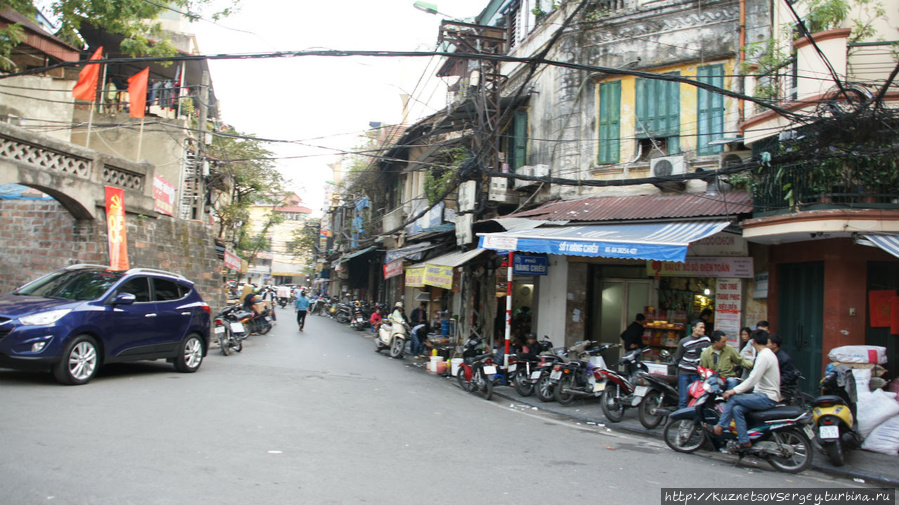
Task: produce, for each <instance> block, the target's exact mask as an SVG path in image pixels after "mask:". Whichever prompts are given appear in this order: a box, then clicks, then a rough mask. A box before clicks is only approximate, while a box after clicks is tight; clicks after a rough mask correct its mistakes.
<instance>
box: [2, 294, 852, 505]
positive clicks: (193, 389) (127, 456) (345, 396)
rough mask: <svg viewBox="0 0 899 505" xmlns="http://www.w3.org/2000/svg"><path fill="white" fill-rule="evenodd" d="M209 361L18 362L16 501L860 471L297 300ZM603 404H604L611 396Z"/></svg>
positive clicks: (410, 492) (240, 500) (511, 486)
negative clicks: (396, 343) (636, 411)
mask: <svg viewBox="0 0 899 505" xmlns="http://www.w3.org/2000/svg"><path fill="white" fill-rule="evenodd" d="M279 314H280V317H281V320H280V321H279V325H278V326H276V327H275V329H274V330H273V331H272V332H271V333H270V334H269V335H265V336H254V337H250V339H248V340H247V341H245V345H244V350H243V352H242V353H240V354H236V355H232V356H227V357H225V356H223V355H221V353H219V352H218V349H213V350H212V352H210V354H209V356H207V358H206V360H205V362H204V363H203V365H202V367H201V369H200V370H199V371H198V372H197V373H195V374H179V373H177V372H175V371H174V370H173V369H172V367H171V366H170V365H168V364H167V363H164V362H153V363H138V364H128V365H116V366H112V367H107V368H105V369H103V370H101V372H100V375H99V376H98V377H97V378H96V379H94V381H92V382H91V383H90V384H88V385H85V386H76V387H64V386H59V385H57V384H56V383H55V382H53V380H52V378H51V377H50V375H49V374H39V373H25V372H17V371H11V370H0V405H2V409H0V503H2V504H15V505H30V504H47V503H49V504H54V505H55V504H77V505H88V504H104V505H105V504H117V505H118V504H136V505H137V504H139V505H146V504H151V505H168V504H177V505H180V504H256V503H260V504H282V503H283V504H300V503H303V504H306V503H315V504H318V503H322V504H326V503H378V504H380V503H386V504H407V503H408V504H419V503H453V504H458V503H463V502H464V503H491V504H507V503H508V504H513V503H514V504H530V503H534V504H537V503H540V504H547V503H550V504H555V503H571V504H578V503H590V504H596V503H599V502H603V503H610V500H611V503H627V504H629V505H632V504H643V503H646V504H658V503H660V497H661V489H662V488H670V487H679V488H680V487H715V488H722V489H724V488H750V487H754V488H777V489H785V488H801V489H808V490H814V489H820V488H824V487H851V486H853V483H852V482H835V481H834V480H833V479H832V478H830V477H827V476H824V475H823V474H818V473H815V472H806V473H804V474H802V475H798V476H796V475H787V474H781V473H777V472H773V471H771V470H770V469H769V467H767V465H765V464H762V465H760V466H759V468H757V469H756V468H749V467H745V466H742V467H735V466H734V464H733V460H731V459H729V458H730V457H725V456H721V457H718V456H716V457H714V458H709V457H703V456H697V455H681V454H677V453H674V452H673V451H671V450H670V449H668V448H667V447H666V446H665V445H664V443H662V442H660V441H658V440H652V439H648V438H642V437H639V436H636V435H632V434H626V433H621V432H618V431H615V429H614V428H613V427H600V426H589V425H579V424H577V423H574V422H572V421H570V420H567V419H560V418H557V417H554V416H552V415H551V414H547V413H544V412H542V411H538V410H533V409H531V408H529V407H525V406H522V405H516V404H514V403H512V402H510V401H507V400H501V399H494V400H493V401H489V402H488V401H484V400H483V399H481V398H479V397H476V396H473V395H470V394H467V393H464V392H463V391H461V390H460V389H459V388H458V387H457V386H456V385H455V381H454V380H446V379H443V378H439V377H436V376H433V375H429V374H426V373H424V372H423V371H422V370H421V369H420V368H417V367H414V366H412V365H411V360H410V359H408V358H407V359H404V360H393V359H390V358H389V357H387V356H386V354H376V353H375V352H373V350H374V345H373V343H372V342H371V340H370V339H368V338H365V337H364V336H363V334H361V333H359V332H355V331H353V330H351V329H349V328H348V327H346V326H343V325H340V324H338V323H336V322H334V321H332V320H330V319H327V318H322V317H318V316H311V317H310V318H309V319H308V322H307V325H306V331H305V332H304V333H299V332H298V331H297V328H296V324H295V323H294V321H293V311H292V310H285V309H279ZM596 408H598V407H596Z"/></svg>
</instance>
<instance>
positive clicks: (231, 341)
mask: <svg viewBox="0 0 899 505" xmlns="http://www.w3.org/2000/svg"><path fill="white" fill-rule="evenodd" d="M228 347H229V348H230V349H231V351H234V352H240V351H242V350H243V340H241V339H239V338H236V337H235V336H234V334H231V335H230V336H229V338H228Z"/></svg>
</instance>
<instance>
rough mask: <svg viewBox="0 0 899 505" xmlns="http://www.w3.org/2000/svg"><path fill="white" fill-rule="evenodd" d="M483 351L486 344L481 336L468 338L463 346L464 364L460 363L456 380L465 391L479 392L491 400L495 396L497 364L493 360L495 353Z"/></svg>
mask: <svg viewBox="0 0 899 505" xmlns="http://www.w3.org/2000/svg"><path fill="white" fill-rule="evenodd" d="M483 352H484V345H483V341H482V340H481V339H480V338H478V337H474V336H473V337H471V338H469V339H468V342H466V343H465V346H464V347H463V351H462V364H461V365H459V370H458V373H457V374H456V380H458V381H459V387H461V388H462V389H463V390H464V391H468V392H470V393H478V394H480V395H481V396H483V397H484V399H485V400H489V399H490V398H492V397H493V378H494V375H496V364H495V363H494V362H493V354H482V353H483Z"/></svg>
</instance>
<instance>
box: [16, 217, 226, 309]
mask: <svg viewBox="0 0 899 505" xmlns="http://www.w3.org/2000/svg"><path fill="white" fill-rule="evenodd" d="M100 215H101V216H102V215H103V214H102V212H101V213H100ZM126 222H127V235H128V260H129V263H130V266H131V267H132V268H135V267H146V268H158V269H161V270H168V271H171V272H175V273H179V274H181V275H183V276H184V277H187V278H188V279H190V280H191V281H193V282H194V283H196V285H197V290H198V291H199V292H200V294H201V295H202V296H203V299H204V300H206V302H207V303H209V305H210V306H211V307H212V308H213V310H217V309H219V308H221V307H222V306H223V304H224V302H225V299H224V292H223V290H222V278H221V273H220V271H221V266H222V261H221V260H220V259H218V257H217V256H216V253H215V244H214V242H213V238H212V233H211V229H210V227H209V226H207V225H204V224H203V223H199V222H196V221H182V220H177V219H173V218H170V217H167V216H161V217H159V218H151V217H143V216H136V215H133V214H127V215H126ZM0 229H3V230H4V231H3V240H2V241H0V259H2V268H0V292H4V293H7V292H9V291H11V290H13V289H15V288H16V287H17V286H20V285H22V284H24V283H26V282H28V281H30V280H32V279H35V278H36V277H39V276H40V275H43V274H45V273H49V272H52V271H53V270H56V269H59V268H63V267H65V266H68V265H73V264H77V263H94V264H100V265H107V264H109V251H108V246H107V235H106V225H105V219H104V220H103V221H78V220H75V219H74V218H73V217H72V215H71V214H69V212H68V211H66V210H65V209H64V208H63V207H62V206H61V205H60V204H59V203H58V202H56V201H55V200H0Z"/></svg>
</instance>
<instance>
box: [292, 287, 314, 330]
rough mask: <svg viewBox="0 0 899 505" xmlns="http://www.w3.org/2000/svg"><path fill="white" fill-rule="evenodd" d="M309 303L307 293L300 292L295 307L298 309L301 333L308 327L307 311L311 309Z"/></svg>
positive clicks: (298, 323)
mask: <svg viewBox="0 0 899 505" xmlns="http://www.w3.org/2000/svg"><path fill="white" fill-rule="evenodd" d="M309 303H310V302H309V299H308V298H306V292H305V291H300V296H298V297H297V299H296V301H295V302H293V305H294V307H296V309H297V325H299V327H300V331H303V327H304V326H306V311H307V310H308V309H309Z"/></svg>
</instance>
